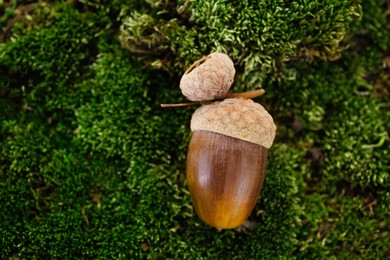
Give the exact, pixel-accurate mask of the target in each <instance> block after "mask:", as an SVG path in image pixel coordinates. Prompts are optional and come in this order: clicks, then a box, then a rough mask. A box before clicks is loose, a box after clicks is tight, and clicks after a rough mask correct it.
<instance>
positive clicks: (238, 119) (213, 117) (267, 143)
mask: <svg viewBox="0 0 390 260" xmlns="http://www.w3.org/2000/svg"><path fill="white" fill-rule="evenodd" d="M191 130H192V131H197V130H205V131H211V132H216V133H220V134H223V135H227V136H231V137H235V138H238V139H242V140H245V141H248V142H251V143H255V144H259V145H261V146H264V147H266V148H270V147H271V145H272V143H273V141H274V138H275V133H276V126H275V124H274V121H273V119H272V117H271V115H270V114H269V113H268V112H267V111H266V110H265V109H264V107H263V106H262V105H260V104H258V103H255V102H253V101H252V100H250V99H238V98H229V99H225V100H223V101H220V102H213V103H210V104H207V105H203V106H201V107H200V108H198V109H197V110H196V111H195V112H194V114H193V115H192V119H191Z"/></svg>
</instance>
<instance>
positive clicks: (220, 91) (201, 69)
mask: <svg viewBox="0 0 390 260" xmlns="http://www.w3.org/2000/svg"><path fill="white" fill-rule="evenodd" d="M235 73H236V70H235V69H234V64H233V62H232V60H231V59H230V58H229V56H227V55H226V54H223V53H218V52H215V53H211V54H210V55H208V56H206V57H203V58H202V59H200V60H198V61H196V62H195V63H194V64H193V65H192V66H191V67H190V68H189V69H188V70H187V71H186V72H185V73H184V75H183V77H182V78H181V81H180V89H181V91H182V93H183V95H184V96H185V97H186V98H187V99H188V100H191V101H207V100H215V99H221V98H224V97H225V95H226V93H227V92H228V90H229V88H230V86H231V85H232V83H233V80H234V75H235Z"/></svg>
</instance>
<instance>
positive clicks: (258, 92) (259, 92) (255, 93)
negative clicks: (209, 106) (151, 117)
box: [161, 88, 265, 107]
mask: <svg viewBox="0 0 390 260" xmlns="http://www.w3.org/2000/svg"><path fill="white" fill-rule="evenodd" d="M264 93H265V90H264V89H262V88H261V89H256V90H251V91H246V92H239V93H227V94H226V96H225V98H224V99H226V98H245V99H252V98H257V97H260V96H261V95H263V94H264ZM207 101H214V100H207ZM207 101H191V102H186V103H177V104H161V107H187V106H193V105H199V104H202V103H203V102H207Z"/></svg>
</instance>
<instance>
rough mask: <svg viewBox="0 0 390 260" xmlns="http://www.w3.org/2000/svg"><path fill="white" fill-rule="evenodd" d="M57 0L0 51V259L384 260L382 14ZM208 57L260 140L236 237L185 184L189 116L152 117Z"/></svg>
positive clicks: (376, 7) (177, 98)
mask: <svg viewBox="0 0 390 260" xmlns="http://www.w3.org/2000/svg"><path fill="white" fill-rule="evenodd" d="M68 2H69V3H71V4H64V3H62V4H61V3H55V4H48V3H45V2H43V3H41V4H40V5H37V9H36V10H34V12H33V14H32V17H33V19H32V20H31V21H23V22H22V23H20V24H17V25H16V24H15V26H14V28H13V29H12V30H11V36H10V37H9V38H6V39H5V40H6V41H5V42H4V43H2V45H1V46H0V70H1V73H0V108H1V112H0V255H1V257H3V258H12V257H21V258H39V259H46V258H101V259H106V258H124V259H128V258H131V259H166V258H168V259H199V258H205V259H220V258H228V259H286V258H287V259H290V258H307V259H321V258H341V259H344V258H364V259H384V258H386V257H387V256H388V252H389V246H388V245H389V244H390V240H389V238H390V230H389V228H388V226H389V223H388V219H390V208H389V205H390V195H389V194H390V193H389V192H388V189H389V186H390V185H389V184H390V180H389V176H388V172H389V171H390V169H389V166H390V159H389V158H390V157H389V154H388V153H389V152H388V147H389V138H388V129H389V126H390V122H389V120H388V118H389V111H388V104H389V95H388V90H387V89H388V86H389V77H388V67H386V66H383V64H386V57H387V53H388V48H389V42H388V40H389V39H390V37H386V36H389V30H388V26H389V24H390V23H388V22H387V21H388V18H387V16H386V10H387V8H388V6H387V5H386V2H385V1H382V0H381V1H379V0H378V1H369V2H364V3H363V2H362V3H361V5H362V7H360V3H359V2H358V1H310V2H308V1H306V2H305V1H303V2H302V1H300V2H297V1H295V2H294V1H293V2H288V3H287V2H285V1H276V2H275V1H274V2H269V1H241V2H239V3H238V2H237V3H234V2H230V1H195V2H184V1H145V2H142V1H130V2H128V1H119V0H118V1H113V2H111V1H100V0H99V1H68ZM38 6H39V7H38ZM18 8H20V6H19V5H18V6H17V7H16V10H18ZM44 17H47V19H44ZM124 17H128V18H125V19H123V18H124ZM121 19H123V24H122V25H120V21H122V20H121ZM291 25H294V26H291ZM255 36H256V37H255ZM342 38H344V39H343V40H342ZM121 45H122V46H123V47H126V48H121ZM347 46H349V48H346V47H347ZM129 50H130V51H129ZM216 50H217V51H223V52H226V53H228V54H229V55H230V56H231V57H232V58H233V60H234V61H235V63H236V66H237V75H238V76H237V79H236V83H235V84H236V85H235V88H236V89H244V88H255V86H256V87H258V86H257V85H256V84H258V83H259V82H261V83H263V84H266V85H264V86H265V87H266V88H267V94H266V95H265V96H263V97H261V98H258V99H257V101H259V102H261V103H262V104H264V106H265V107H266V108H267V110H269V111H270V113H271V114H272V115H273V117H274V119H275V122H276V124H277V127H278V132H277V139H276V141H275V144H274V145H273V147H272V148H271V149H270V151H269V161H268V166H267V177H266V182H265V185H264V188H263V191H262V193H261V196H260V198H259V201H258V203H257V205H256V207H255V210H254V211H253V212H252V214H251V216H250V217H249V219H248V220H249V222H248V223H247V225H248V226H247V227H246V228H245V227H242V228H240V229H237V230H224V231H222V232H220V233H218V232H216V230H215V229H213V228H211V227H209V226H207V225H206V224H204V223H203V222H202V221H201V220H200V219H199V218H198V217H197V215H196V214H195V212H194V210H193V207H192V202H191V198H190V195H189V192H188V188H187V184H186V178H185V157H186V152H187V145H188V141H189V138H190V130H189V121H190V117H191V113H192V112H193V111H194V110H195V108H194V107H187V108H176V109H173V108H171V109H163V108H161V107H160V104H161V103H176V102H182V101H184V97H183V96H182V95H181V93H180V90H179V88H178V82H179V80H180V75H181V74H182V72H183V71H184V69H185V68H186V66H188V65H189V64H190V63H191V62H192V61H193V60H195V59H197V58H199V57H201V56H203V55H206V54H208V53H209V52H210V51H216ZM336 58H337V59H338V60H336V61H335V60H334V59H336ZM155 68H159V69H158V70H156V69H155ZM161 68H162V69H164V70H165V71H164V70H160V69H161Z"/></svg>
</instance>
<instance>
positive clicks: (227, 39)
mask: <svg viewBox="0 0 390 260" xmlns="http://www.w3.org/2000/svg"><path fill="white" fill-rule="evenodd" d="M159 8H160V12H157V13H156V15H154V16H151V15H149V14H144V13H142V14H140V13H137V12H135V13H134V12H133V13H132V14H130V17H129V18H128V19H126V20H125V22H124V24H123V26H122V35H121V42H122V44H123V45H124V46H125V47H126V48H128V49H129V50H131V51H133V52H141V53H143V54H144V55H143V56H145V55H146V56H148V57H149V59H148V60H147V61H148V63H149V64H151V65H152V66H153V67H157V68H163V69H166V70H168V71H179V72H180V73H181V72H182V71H184V70H185V68H187V67H188V66H189V65H190V64H191V63H192V62H193V61H195V60H196V59H199V58H200V57H202V56H203V55H204V53H209V52H211V51H220V52H225V53H229V55H230V56H231V57H232V59H233V60H234V62H235V64H236V65H238V68H239V74H238V77H237V79H236V85H237V86H242V85H244V86H246V87H247V88H258V87H259V85H260V84H261V83H262V82H263V81H264V80H265V79H267V80H270V79H271V80H275V79H281V78H284V77H285V76H283V74H284V73H283V64H284V63H285V62H287V61H289V60H295V59H298V58H301V59H302V58H304V59H311V58H313V57H316V58H320V59H324V60H334V59H337V58H338V57H339V54H340V52H341V51H342V50H343V49H344V47H345V46H344V45H345V44H344V43H342V39H343V38H344V37H345V36H346V34H347V32H348V30H349V28H350V27H351V24H352V23H356V21H358V19H359V17H360V14H361V9H360V6H359V4H358V2H357V1H314V2H313V1H311V2H297V1H293V2H289V3H286V2H283V1H279V2H278V3H277V4H275V3H273V2H269V1H240V2H239V3H238V2H237V3H232V2H230V1H196V2H190V3H182V2H181V1H179V3H178V5H177V13H175V16H174V17H173V18H171V17H168V19H167V17H166V16H164V14H165V13H166V12H167V10H164V6H162V7H161V6H159ZM161 9H162V10H161ZM151 14H152V13H151ZM159 14H162V15H159ZM172 56H174V57H175V58H174V59H172V58H170V57H172Z"/></svg>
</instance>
